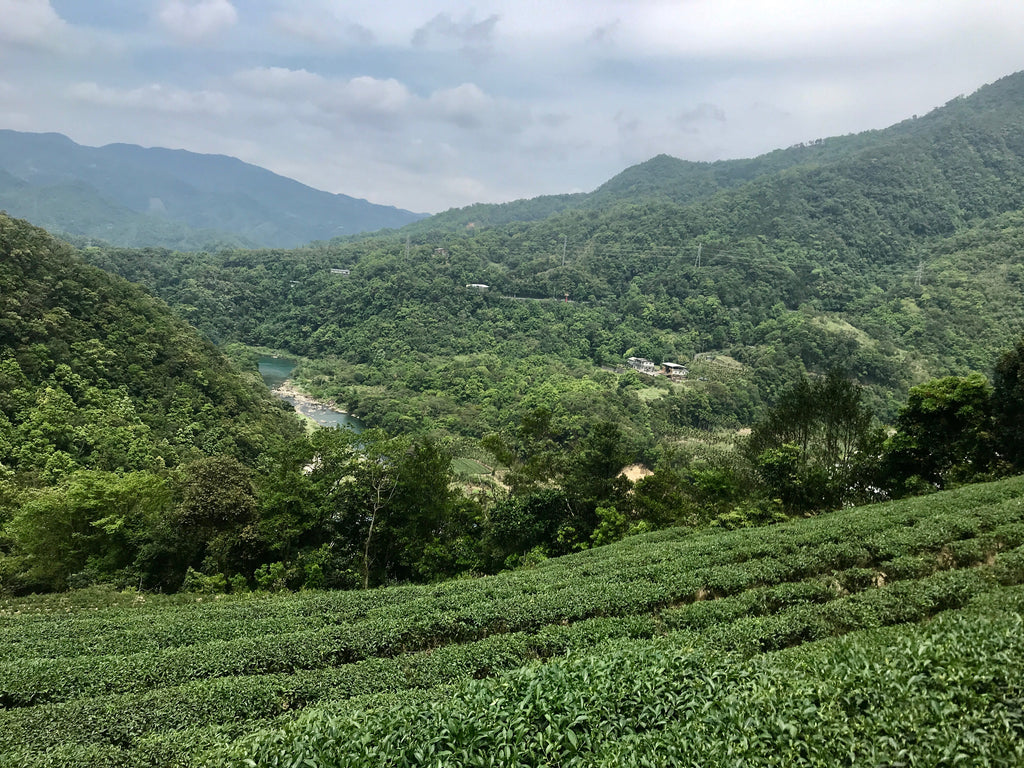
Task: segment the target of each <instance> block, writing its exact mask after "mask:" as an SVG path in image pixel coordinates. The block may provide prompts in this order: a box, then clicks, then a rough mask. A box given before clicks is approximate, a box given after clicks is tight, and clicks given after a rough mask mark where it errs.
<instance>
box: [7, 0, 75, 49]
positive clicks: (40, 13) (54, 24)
mask: <svg viewBox="0 0 1024 768" xmlns="http://www.w3.org/2000/svg"><path fill="white" fill-rule="evenodd" d="M0 19H2V21H0V41H2V42H6V43H15V44H20V45H28V46H34V47H42V48H51V47H55V45H56V44H57V41H56V40H55V37H56V36H63V35H64V34H65V33H66V31H67V24H66V23H65V22H64V21H63V19H61V17H60V16H58V15H57V12H56V11H55V10H53V8H52V7H51V6H50V3H49V0H0Z"/></svg>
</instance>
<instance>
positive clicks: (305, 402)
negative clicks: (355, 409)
mask: <svg viewBox="0 0 1024 768" xmlns="http://www.w3.org/2000/svg"><path fill="white" fill-rule="evenodd" d="M271 392H272V393H273V394H274V395H275V396H277V397H280V398H281V399H282V400H285V401H287V402H289V403H291V404H292V406H294V408H295V410H296V411H297V412H298V414H299V415H300V416H301V417H303V418H305V419H306V420H307V421H308V422H311V423H313V424H315V425H316V426H320V427H348V428H350V429H355V430H357V431H361V430H362V429H363V424H362V422H361V421H359V419H357V418H356V417H355V416H353V415H352V414H350V413H347V412H345V411H343V410H341V409H340V408H338V406H337V403H333V402H330V401H325V400H318V399H316V398H315V397H312V396H311V395H309V394H307V393H306V392H303V391H302V390H301V389H299V388H298V387H296V386H295V383H294V382H293V381H292V380H291V379H286V380H285V381H284V383H282V384H281V385H280V386H279V387H276V388H274V389H272V390H271Z"/></svg>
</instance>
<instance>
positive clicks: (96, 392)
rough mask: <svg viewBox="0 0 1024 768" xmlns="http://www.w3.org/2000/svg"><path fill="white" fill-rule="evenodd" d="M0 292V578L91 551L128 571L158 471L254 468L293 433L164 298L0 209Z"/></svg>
mask: <svg viewBox="0 0 1024 768" xmlns="http://www.w3.org/2000/svg"><path fill="white" fill-rule="evenodd" d="M0 302H2V308H0V523H2V524H3V526H4V527H3V537H2V540H0V547H2V549H0V555H9V557H0V562H2V564H3V569H2V571H0V583H2V585H3V587H4V588H25V587H26V586H36V587H42V588H54V587H57V588H62V587H64V586H66V585H67V584H68V583H69V582H68V578H69V576H70V575H71V574H72V573H74V572H75V571H79V570H83V569H84V570H88V569H89V567H90V565H89V563H90V560H92V561H94V562H93V565H94V566H95V567H96V568H97V569H98V570H104V569H106V570H107V571H108V572H111V571H117V570H118V569H119V568H123V567H128V566H129V565H130V564H131V560H132V557H134V556H135V555H137V554H138V553H139V550H140V548H141V547H142V544H141V542H140V541H139V540H138V537H140V536H143V535H144V529H145V528H146V526H151V525H153V524H154V521H155V520H156V519H158V518H159V517H160V515H161V514H162V509H161V504H162V502H164V501H167V500H169V497H170V491H171V486H170V485H168V483H167V480H168V478H169V475H168V472H170V471H171V470H175V469H176V468H181V469H180V472H181V473H182V474H181V477H182V478H185V477H186V476H187V475H190V473H191V476H192V480H195V481H197V482H198V477H199V476H200V475H201V474H202V472H203V471H206V470H210V469H211V468H212V467H213V466H214V465H213V464H210V462H214V463H215V464H216V463H217V462H220V464H219V465H218V466H220V467H221V469H222V470H225V471H229V470H230V469H231V467H233V466H238V467H241V466H242V465H244V464H253V463H254V462H255V461H256V459H257V458H258V457H259V456H261V455H262V454H263V453H264V452H266V451H268V450H271V449H272V448H274V447H275V446H276V445H278V444H280V443H282V442H283V441H285V440H288V439H290V438H293V437H294V436H295V435H296V434H297V431H298V430H297V427H296V424H295V420H294V417H293V416H291V415H289V414H288V413H287V412H286V411H285V410H283V409H282V407H281V404H280V403H279V401H277V400H275V399H273V398H271V397H270V396H269V393H267V392H266V389H265V387H263V386H262V383H261V382H259V381H258V380H255V379H254V378H249V379H245V378H243V377H242V376H241V375H240V374H239V373H238V372H237V371H236V370H235V368H234V367H233V366H232V365H231V364H230V363H229V362H228V360H227V359H226V358H225V357H224V355H223V353H221V352H220V351H219V350H217V349H216V348H215V347H214V346H213V345H212V344H211V343H210V342H209V341H206V340H204V339H202V338H201V337H200V336H199V335H198V334H197V333H196V332H195V330H194V329H192V328H190V327H189V326H188V325H187V324H186V323H185V322H184V321H182V320H181V319H179V318H177V317H175V316H174V315H173V314H172V313H171V312H170V311H169V310H168V309H167V307H166V306H165V305H164V304H163V303H161V302H160V301H158V300H156V299H154V298H152V297H151V296H148V295H147V294H145V293H144V292H143V291H142V290H140V289H139V288H138V287H137V286H134V285H131V284H129V283H127V282H126V281H124V280H122V279H120V278H116V277H114V276H112V275H109V274H106V273H104V272H102V271H101V270H99V269H96V268H95V267H91V266H89V265H86V264H84V263H83V262H82V261H81V260H80V259H79V258H78V256H77V255H76V254H75V253H74V252H73V251H72V249H71V248H70V247H68V246H67V245H66V244H64V243H61V242H60V241H57V240H55V239H53V238H52V237H51V236H50V235H48V234H47V233H45V232H44V231H42V230H40V229H37V228H35V227H32V226H30V225H28V224H27V223H26V222H24V221H19V220H16V219H11V218H9V217H7V216H6V215H0ZM204 468H205V470H204ZM183 482H185V484H186V485H187V484H188V483H187V482H186V481H184V479H183ZM188 482H191V481H188ZM183 487H184V486H183ZM221 490H224V491H225V492H226V491H227V489H226V488H224V487H223V486H222V488H221ZM211 503H212V504H214V506H218V507H223V506H224V504H223V503H222V501H221V500H213V501H212V502H211ZM150 516H155V517H154V518H153V519H150ZM150 532H151V531H150ZM123 558H127V560H124V561H123V560H122V559H123Z"/></svg>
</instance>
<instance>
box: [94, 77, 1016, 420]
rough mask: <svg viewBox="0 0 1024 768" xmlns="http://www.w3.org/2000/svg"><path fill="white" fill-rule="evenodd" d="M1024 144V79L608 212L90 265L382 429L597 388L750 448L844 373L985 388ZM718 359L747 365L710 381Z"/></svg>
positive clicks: (600, 203)
mask: <svg viewBox="0 0 1024 768" xmlns="http://www.w3.org/2000/svg"><path fill="white" fill-rule="evenodd" d="M1022 127H1024V76H1021V75H1015V76H1012V77H1009V78H1006V79H1004V80H1001V81H999V82H998V83H995V84H993V85H991V86H987V87H986V88H983V89H981V90H980V91H978V92H977V93H976V94H974V95H972V96H970V97H967V98H962V99H956V100H954V101H953V102H951V103H950V104H947V105H946V106H944V107H941V108H938V109H936V110H934V111H933V112H931V113H929V114H928V115H925V116H922V117H920V118H917V119H912V120H908V121H905V122H903V123H900V124H899V125H896V126H894V127H892V128H890V129H887V130H885V131H874V132H869V133H866V134H860V135H857V136H848V137H840V138H835V139H831V138H830V139H824V140H822V141H820V142H814V143H813V144H811V145H809V146H801V147H794V148H790V149H788V150H780V151H779V152H776V153H771V154H769V155H766V156H764V157H762V158H756V159H754V160H748V161H730V162H726V163H714V164H695V163H683V162H681V161H676V160H674V159H672V158H667V157H659V158H655V159H653V160H651V161H649V162H648V163H644V164H641V165H640V166H637V167H635V168H631V169H629V170H627V171H625V172H624V173H623V174H621V175H620V176H619V177H616V179H613V180H611V181H609V182H608V184H606V185H604V186H603V187H602V188H601V189H599V190H597V191H596V192H594V193H593V194H592V195H588V196H567V197H564V198H539V199H538V200H536V201H523V202H521V203H513V204H509V205H508V206H498V207H486V206H480V207H477V208H475V209H473V210H472V211H469V212H468V213H466V216H465V217H463V216H462V213H459V212H449V213H448V214H442V215H440V216H438V217H435V218H433V219H428V220H426V221H424V222H419V223H417V224H416V225H414V226H412V227H411V228H409V229H408V230H407V231H399V232H397V233H395V234H394V235H388V236H381V237H374V238H370V239H363V240H359V241H354V242H342V241H336V242H335V243H333V244H327V245H322V246H320V247H317V248H316V249H306V250H299V251H292V252H280V251H273V252H268V251H255V252H254V251H245V252H241V251H230V250H225V251H220V252H218V253H215V254H180V253H173V254H172V253H167V252H158V251H149V252H137V251H94V252H93V253H92V254H90V255H89V258H90V259H91V260H93V261H94V262H95V263H97V264H100V265H101V266H104V267H105V268H108V269H112V270H114V271H118V272H120V273H121V274H123V275H125V276H127V277H128V278H129V279H132V280H137V281H139V282H141V283H143V284H145V285H147V286H149V287H150V288H151V289H152V290H154V291H156V292H157V293H158V294H159V295H161V296H163V297H164V298H165V299H166V300H167V301H168V302H169V303H170V304H171V305H172V306H174V307H176V308H177V309H178V310H179V311H181V312H182V313H184V314H185V316H186V317H187V318H188V319H189V320H190V321H191V322H193V323H195V324H196V325H198V326H199V327H200V328H202V329H203V330H204V332H205V333H207V334H208V335H209V336H210V337H211V338H214V339H216V340H218V341H220V342H226V341H242V342H244V343H247V344H254V345H264V346H268V347H273V348H279V349H283V350H287V351H290V352H291V353H293V354H296V355H300V356H304V357H307V358H311V359H315V360H317V362H316V363H314V364H311V365H310V366H309V367H307V368H305V369H302V370H301V371H300V374H304V375H305V378H306V380H307V382H308V383H310V384H311V385H313V386H314V387H315V388H316V391H318V392H319V393H320V394H322V395H325V396H329V397H331V398H333V399H336V400H338V401H339V402H342V403H344V404H346V405H347V406H348V407H349V408H351V409H353V410H354V411H355V412H356V413H358V414H359V415H360V416H362V417H364V418H367V419H369V420H370V421H371V422H373V423H375V424H379V425H386V426H391V427H401V428H405V427H407V426H412V425H414V426H418V427H426V428H442V429H444V430H447V431H450V432H454V433H456V434H464V435H468V436H474V437H479V436H481V435H483V434H486V433H487V432H490V431H495V430H499V429H501V428H503V427H505V426H507V425H508V424H509V423H516V422H517V421H518V419H519V418H520V417H521V415H522V413H523V411H524V410H529V409H531V408H532V407H534V406H535V405H546V406H547V407H549V408H550V409H553V410H556V411H557V410H559V409H560V407H561V406H560V404H563V403H564V404H567V407H568V408H569V409H575V408H576V407H578V406H577V405H574V404H573V403H574V398H575V395H574V394H573V391H572V390H574V389H576V388H578V387H583V388H585V389H586V390H587V391H588V394H587V398H588V399H590V400H593V401H595V402H599V405H595V406H594V409H595V410H599V411H602V412H605V413H610V414H613V418H614V419H615V420H618V421H621V422H623V423H627V422H630V423H632V424H634V426H635V428H636V429H637V430H639V432H643V433H650V434H651V435H653V436H655V437H657V436H658V435H662V434H665V433H666V431H667V430H672V429H676V430H678V429H681V428H686V427H700V428H708V427H733V428H735V427H739V426H742V425H744V424H750V423H751V422H752V421H754V420H755V419H756V418H758V417H759V416H761V415H763V413H764V409H765V408H766V407H767V405H768V404H770V403H771V402H772V401H773V400H774V398H775V397H776V396H777V394H778V392H780V391H781V390H782V389H783V388H784V387H785V386H787V385H788V384H790V383H791V382H792V381H794V380H795V379H796V378H798V377H799V376H800V375H802V374H804V373H824V372H825V371H827V370H828V369H830V368H834V367H835V368H840V369H842V370H844V371H845V372H846V373H847V374H848V375H850V376H851V377H853V378H854V379H855V380H857V381H858V382H859V383H861V384H863V385H865V386H867V387H868V388H869V392H868V396H869V398H870V400H871V403H872V406H873V407H874V408H875V410H876V411H877V413H878V415H879V417H880V418H882V419H883V420H891V419H892V418H893V417H894V416H895V414H896V412H897V410H898V408H899V407H900V405H901V404H902V401H903V398H904V396H905V394H906V392H907V390H908V389H909V387H910V386H912V385H914V384H918V383H921V382H923V381H925V380H926V379H928V378H929V377H932V376H937V375H946V374H964V373H967V372H969V371H971V370H980V371H986V372H987V371H989V370H990V369H991V366H992V365H993V364H994V362H995V359H996V356H997V355H998V354H999V353H1000V351H1001V350H1004V349H1006V348H1007V347H1008V346H1010V345H1011V344H1012V343H1013V342H1014V341H1015V340H1016V338H1018V337H1019V335H1020V334H1021V332H1022V331H1024V316H1022V313H1021V311H1020V305H1019V301H1018V300H1017V297H1018V296H1019V292H1020V287H1021V285H1022V281H1024V262H1022V258H1021V251H1020V241H1021V234H1020V233H1021V226H1022V222H1024V219H1022V214H1021V212H1020V208H1021V206H1022V204H1024V199H1022V197H1021V195H1022V192H1021V189H1024V145H1022V144H1021V142H1020V140H1019V137H1020V136H1021V135H1022V130H1021V129H1022ZM517 211H518V213H517ZM551 211H555V213H553V214H551V215H546V216H545V215H544V214H545V213H550V212H551ZM463 218H468V219H470V221H463ZM515 218H522V219H531V220H530V221H509V219H515ZM532 219H537V220H532ZM488 222H496V223H495V224H494V225H493V226H487V223H488ZM467 223H473V224H474V226H472V227H469V228H468V229H467V228H466V226H465V224H467ZM332 269H336V270H342V269H343V270H348V273H347V274H332V272H331V270H332ZM469 284H483V285H487V286H488V288H487V289H486V291H484V290H483V289H470V288H467V287H466V286H467V285H469ZM566 299H568V300H566ZM629 356H641V357H646V358H650V359H652V360H654V361H655V362H656V363H660V362H662V361H675V362H680V363H685V364H689V365H691V366H693V367H695V369H697V370H698V375H697V376H691V377H690V380H689V381H688V382H686V383H685V384H684V385H683V386H680V387H674V388H669V387H663V388H661V391H660V392H654V393H651V394H652V395H653V396H651V397H646V398H643V397H642V398H640V399H639V400H638V399H636V398H633V399H632V400H630V399H629V398H622V397H619V395H618V389H619V388H620V387H622V386H625V388H626V389H627V390H628V389H630V388H631V387H630V385H629V383H628V381H626V380H623V379H621V378H615V377H609V376H608V375H606V374H605V373H602V372H601V370H600V369H601V367H608V366H611V367H615V366H621V365H622V364H623V362H624V360H625V358H626V357H629ZM695 356H700V357H699V359H698V360H697V361H695V360H694V358H695ZM708 358H716V359H718V360H719V361H721V362H723V363H724V365H720V366H717V367H715V370H714V371H713V372H712V371H710V370H709V369H710V368H711V367H713V366H704V369H703V370H700V369H701V365H700V364H699V363H700V362H701V361H704V360H707V359H708ZM704 379H706V381H704ZM570 380H571V381H572V382H575V383H572V384H570ZM654 386H655V387H656V389H657V388H658V387H659V385H654ZM632 389H634V390H641V389H643V387H640V386H639V385H636V386H632ZM530 398H534V399H535V402H529V401H530ZM537 401H539V402H537ZM524 404H525V405H524Z"/></svg>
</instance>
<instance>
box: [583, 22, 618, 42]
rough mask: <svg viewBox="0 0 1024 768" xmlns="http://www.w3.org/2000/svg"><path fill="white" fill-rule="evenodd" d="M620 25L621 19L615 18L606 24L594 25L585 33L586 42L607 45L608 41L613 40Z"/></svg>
mask: <svg viewBox="0 0 1024 768" xmlns="http://www.w3.org/2000/svg"><path fill="white" fill-rule="evenodd" d="M621 26H622V20H621V19H615V21H612V22H610V23H608V24H603V25H601V26H599V27H595V28H594V29H593V30H592V31H591V32H590V34H589V35H587V42H588V43H590V44H592V45H608V44H609V43H612V42H614V40H615V35H616V33H617V32H618V31H619V27H621Z"/></svg>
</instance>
